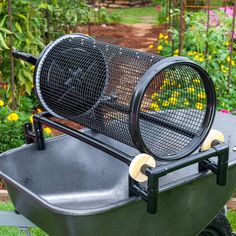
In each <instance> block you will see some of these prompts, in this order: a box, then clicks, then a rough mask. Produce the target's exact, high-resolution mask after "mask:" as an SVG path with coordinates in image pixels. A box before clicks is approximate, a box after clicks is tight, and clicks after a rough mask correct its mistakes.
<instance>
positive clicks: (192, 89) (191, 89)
mask: <svg viewBox="0 0 236 236" xmlns="http://www.w3.org/2000/svg"><path fill="white" fill-rule="evenodd" d="M187 91H188V92H189V93H194V92H195V88H193V87H191V88H187Z"/></svg>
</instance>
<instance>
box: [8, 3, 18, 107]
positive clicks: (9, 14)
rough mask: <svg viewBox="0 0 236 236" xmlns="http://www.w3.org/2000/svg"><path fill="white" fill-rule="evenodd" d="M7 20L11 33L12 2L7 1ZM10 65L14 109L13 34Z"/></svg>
mask: <svg viewBox="0 0 236 236" xmlns="http://www.w3.org/2000/svg"><path fill="white" fill-rule="evenodd" d="M8 16H9V17H8V18H9V30H10V31H11V32H12V2H11V0H8ZM9 37H10V45H9V46H10V64H11V90H12V109H13V110H15V109H16V98H15V91H16V89H15V74H14V70H15V68H14V58H13V56H12V52H13V34H10V36H9Z"/></svg>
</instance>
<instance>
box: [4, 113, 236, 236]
mask: <svg viewBox="0 0 236 236" xmlns="http://www.w3.org/2000/svg"><path fill="white" fill-rule="evenodd" d="M235 127H236V118H235V117H234V116H231V115H224V114H217V116H216V121H215V124H214V128H217V129H219V130H221V131H223V132H224V134H225V139H226V142H227V143H228V144H229V145H230V150H232V147H233V146H234V145H236V128H235ZM84 132H87V133H89V134H91V135H92V136H93V137H96V138H98V139H100V140H103V141H104V142H106V143H109V144H110V145H113V146H116V147H117V148H119V149H121V150H123V151H125V152H127V153H129V154H132V155H136V154H137V153H138V151H137V150H135V149H133V148H130V147H128V146H126V145H124V144H121V143H119V142H117V141H114V140H112V139H110V138H107V137H105V136H103V135H101V134H97V133H95V132H93V131H91V130H89V129H84ZM46 144H47V147H46V150H44V151H38V150H37V148H36V146H35V145H25V146H22V147H20V148H17V149H15V150H12V151H8V152H5V153H3V154H1V155H0V171H1V177H2V178H3V179H4V181H5V183H6V187H7V190H8V192H9V195H10V197H11V200H12V201H13V204H14V206H15V207H16V209H17V210H18V211H19V212H20V213H21V214H23V215H24V216H26V217H27V218H28V219H29V220H31V221H32V222H33V223H35V224H36V225H37V226H39V227H40V228H42V229H43V230H44V231H46V232H47V233H48V234H50V235H56V236H65V235H72V236H73V235H86V236H93V235H94V236H99V235H101V236H106V235H115V236H119V235H122V236H124V235H130V236H132V235H135V236H137V235H140V236H141V235H142V236H152V235H162V236H165V235H168V236H170V235H171V236H172V235H175V236H185V235H186V236H191V235H193V236H194V235H196V234H198V233H199V232H200V231H201V230H202V229H203V228H204V227H205V226H206V225H207V224H208V223H209V222H210V221H211V220H212V219H213V218H214V216H215V215H216V214H217V213H218V212H219V211H220V210H221V209H222V208H223V206H224V205H225V203H226V202H227V201H228V200H229V199H230V196H231V195H232V193H233V191H234V190H235V188H236V182H235V178H236V165H235V164H236V153H233V152H232V151H230V166H229V172H228V182H227V185H226V186H224V187H220V186H218V185H216V176H215V175H214V174H212V173H210V172H205V173H201V174H199V173H198V166H197V165H192V166H189V167H186V168H184V169H181V170H178V171H176V172H173V173H172V174H168V175H167V176H165V177H162V178H161V184H160V185H161V192H160V194H159V202H158V212H157V214H153V215H150V214H147V212H146V202H145V201H144V200H141V199H140V198H137V197H129V196H128V166H127V165H126V164H124V163H122V162H120V161H118V160H116V159H115V158H113V157H111V156H109V155H108V154H106V153H103V152H102V151H99V150H97V149H95V148H94V147H91V146H88V145H87V144H84V143H82V142H81V141H79V140H77V139H74V138H72V137H69V136H66V135H63V136H59V137H55V138H52V139H49V140H47V142H46Z"/></svg>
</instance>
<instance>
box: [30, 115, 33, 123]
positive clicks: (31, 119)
mask: <svg viewBox="0 0 236 236" xmlns="http://www.w3.org/2000/svg"><path fill="white" fill-rule="evenodd" d="M30 122H31V123H33V115H31V116H30Z"/></svg>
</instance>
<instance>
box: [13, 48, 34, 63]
mask: <svg viewBox="0 0 236 236" xmlns="http://www.w3.org/2000/svg"><path fill="white" fill-rule="evenodd" d="M12 56H13V57H15V58H17V59H21V60H24V61H27V62H29V63H30V64H32V65H36V62H37V57H35V56H34V55H32V54H30V53H25V52H20V51H18V50H14V51H13V52H12Z"/></svg>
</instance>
